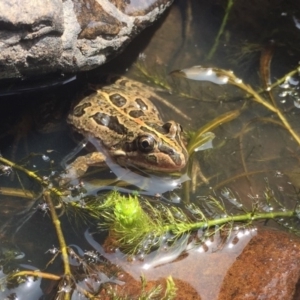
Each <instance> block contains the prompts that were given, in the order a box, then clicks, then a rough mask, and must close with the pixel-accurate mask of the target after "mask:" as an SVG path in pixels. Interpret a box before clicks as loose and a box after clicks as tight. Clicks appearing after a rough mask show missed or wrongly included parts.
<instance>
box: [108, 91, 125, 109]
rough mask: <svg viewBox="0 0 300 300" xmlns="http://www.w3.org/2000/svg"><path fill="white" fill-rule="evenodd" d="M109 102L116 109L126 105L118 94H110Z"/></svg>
mask: <svg viewBox="0 0 300 300" xmlns="http://www.w3.org/2000/svg"><path fill="white" fill-rule="evenodd" d="M109 99H110V101H111V102H112V103H113V104H114V105H115V106H117V107H122V106H124V105H125V104H126V102H127V100H126V99H125V98H124V97H123V96H121V95H120V94H117V93H116V94H112V95H110V96H109Z"/></svg>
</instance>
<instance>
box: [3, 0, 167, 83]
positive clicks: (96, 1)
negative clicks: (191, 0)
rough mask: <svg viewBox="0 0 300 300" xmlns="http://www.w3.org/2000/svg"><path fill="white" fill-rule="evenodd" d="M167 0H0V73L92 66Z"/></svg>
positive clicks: (147, 22)
mask: <svg viewBox="0 0 300 300" xmlns="http://www.w3.org/2000/svg"><path fill="white" fill-rule="evenodd" d="M172 2H173V0H139V1H124V0H65V1H62V0H34V1H33V0H22V1H17V0H2V1H0V24H1V27H0V65H1V68H0V79H1V78H16V77H22V76H26V75H32V74H35V75H36V74H40V73H50V72H56V71H60V72H76V71H82V70H89V69H92V68H95V67H97V66H99V65H101V64H103V63H105V62H106V61H108V60H109V59H111V58H112V57H114V56H115V55H117V54H118V53H119V52H120V51H121V50H122V49H123V48H124V47H125V46H126V45H127V44H128V43H129V42H130V41H131V40H132V39H133V38H134V37H135V36H136V35H137V34H138V33H139V32H140V31H141V30H142V29H144V28H145V27H146V26H148V25H150V24H152V23H153V22H154V21H155V20H156V19H157V18H158V17H159V16H160V15H161V14H162V13H163V12H164V10H165V9H166V8H167V7H168V6H169V5H170V4H171V3H172Z"/></svg>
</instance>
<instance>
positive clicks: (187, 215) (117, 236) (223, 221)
mask: <svg viewBox="0 0 300 300" xmlns="http://www.w3.org/2000/svg"><path fill="white" fill-rule="evenodd" d="M264 195H265V196H264V199H262V200H261V201H260V202H258V201H257V202H256V203H254V205H253V206H252V207H251V208H246V207H245V205H244V204H243V201H242V200H240V199H238V197H237V196H236V195H234V193H233V192H232V191H231V190H230V189H223V190H222V191H221V195H220V197H222V199H223V201H224V203H225V202H227V203H230V204H231V205H232V206H233V207H234V209H235V210H236V211H237V212H236V213H234V214H230V213H229V212H228V211H227V209H226V205H225V204H224V203H222V202H221V201H219V200H218V199H216V198H215V197H214V196H209V197H206V198H205V200H204V201H203V202H202V203H200V204H199V205H198V206H197V205H195V204H188V205H187V206H186V208H185V209H181V208H179V207H174V206H168V205H163V204H160V205H158V206H156V205H152V204H151V203H150V202H149V201H148V200H146V199H142V200H140V201H139V198H138V196H137V195H128V196H124V195H120V194H119V193H118V192H117V191H114V192H112V193H111V194H110V195H108V197H107V200H106V204H105V206H102V207H100V206H99V207H98V210H99V209H100V210H102V209H103V208H104V207H105V209H104V210H103V212H102V215H103V220H102V221H101V222H100V223H99V228H100V229H102V228H103V227H105V228H106V227H109V232H110V236H111V237H112V238H113V240H114V242H115V246H116V247H119V248H120V249H122V251H124V252H126V253H129V254H139V253H141V252H143V253H144V254H145V253H149V252H151V250H154V249H157V248H159V247H161V246H162V245H164V246H166V239H167V244H168V246H170V245H171V244H173V243H176V242H177V241H179V240H180V237H182V236H183V235H186V234H188V235H190V234H191V233H192V232H195V231H201V232H204V233H205V235H204V236H203V237H202V238H203V241H205V237H209V236H211V235H212V234H214V233H215V232H217V231H219V230H222V229H224V228H226V232H230V230H229V231H228V228H233V226H234V225H235V224H236V225H239V226H240V227H243V228H246V227H247V226H249V225H251V224H252V223H253V222H254V221H255V220H268V219H273V220H275V221H278V222H279V220H280V222H279V223H280V224H283V223H284V222H283V220H284V219H287V218H289V219H297V218H298V214H299V204H298V205H297V206H296V207H295V208H294V209H290V210H289V209H287V208H286V207H283V205H282V204H281V203H280V202H279V201H278V199H276V197H275V196H273V197H270V188H269V187H268V186H266V191H265V194H264ZM200 202H201V201H200ZM201 206H202V207H201ZM270 207H271V208H272V209H270ZM276 208H277V209H276ZM283 208H284V209H283ZM228 226H229V227H228ZM293 229H294V230H295V232H297V233H299V231H298V230H297V229H296V228H293ZM181 241H182V240H181ZM182 251H184V249H182ZM179 254H180V253H179ZM179 254H178V255H179Z"/></svg>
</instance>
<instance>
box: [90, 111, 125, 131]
mask: <svg viewBox="0 0 300 300" xmlns="http://www.w3.org/2000/svg"><path fill="white" fill-rule="evenodd" d="M91 118H92V119H94V121H95V122H96V123H97V124H99V125H102V126H106V127H108V128H109V129H110V130H112V131H114V132H116V133H118V134H122V135H125V134H126V133H127V128H126V127H125V126H124V125H123V124H120V122H119V120H118V118H117V117H114V116H109V115H107V114H105V113H100V112H98V113H96V114H94V115H93V116H91Z"/></svg>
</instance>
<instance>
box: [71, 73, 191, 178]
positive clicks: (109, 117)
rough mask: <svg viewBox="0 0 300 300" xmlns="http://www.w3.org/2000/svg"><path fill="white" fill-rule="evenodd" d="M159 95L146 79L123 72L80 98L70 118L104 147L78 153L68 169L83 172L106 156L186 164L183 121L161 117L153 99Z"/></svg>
mask: <svg viewBox="0 0 300 300" xmlns="http://www.w3.org/2000/svg"><path fill="white" fill-rule="evenodd" d="M154 95H155V94H154V92H152V91H151V92H149V89H147V88H146V86H145V85H143V84H141V83H139V82H137V81H133V80H131V79H127V78H124V77H121V78H118V79H117V80H114V81H113V83H111V84H109V85H106V86H101V87H100V88H96V90H95V92H94V93H93V94H91V95H89V96H87V97H86V98H84V99H83V100H81V101H80V102H79V103H78V104H77V105H76V106H75V107H74V108H73V110H72V112H71V113H70V114H69V116H68V120H67V122H68V123H69V124H71V126H72V127H73V128H74V130H75V131H77V132H78V133H80V134H81V135H82V136H84V137H86V138H87V139H88V140H89V141H92V143H93V144H95V142H96V143H99V145H101V147H102V149H104V150H105V151H103V153H102V152H99V151H95V152H92V153H89V154H87V155H85V156H79V157H78V158H77V159H76V160H75V161H74V162H73V163H71V164H70V165H68V166H67V171H68V173H71V174H70V175H71V176H73V177H78V176H81V175H83V174H84V173H85V172H86V170H87V168H88V167H89V166H94V165H101V164H103V163H105V160H106V159H107V156H109V157H110V158H111V159H113V161H115V162H116V163H118V164H119V165H122V166H135V167H138V168H139V167H140V168H143V169H147V170H151V171H158V172H174V171H178V170H181V169H182V168H184V167H185V165H186V163H187V159H188V154H187V150H186V148H185V145H184V141H183V139H182V136H181V135H182V127H181V125H180V124H178V123H176V122H174V121H168V122H163V121H162V119H161V117H160V114H159V112H158V110H157V108H156V107H155V106H154V105H153V103H152V102H151V101H150V100H149V99H150V98H151V97H153V96H154Z"/></svg>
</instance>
